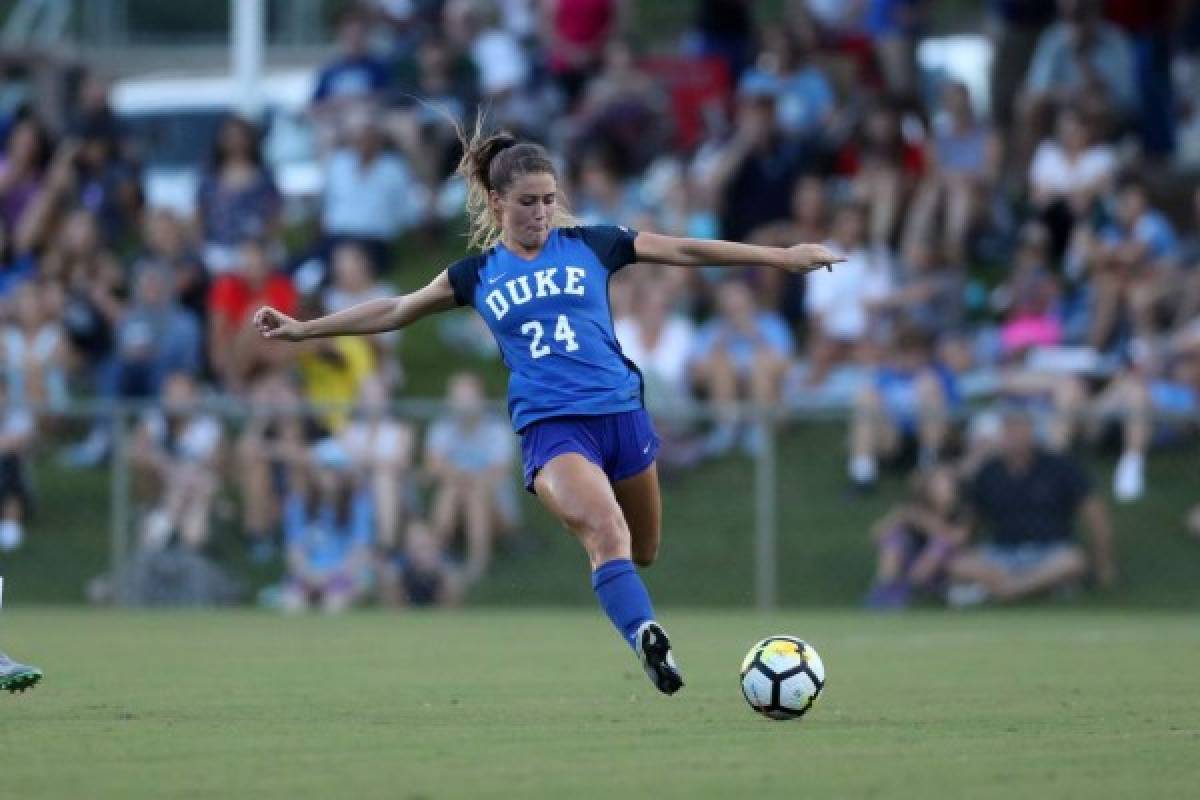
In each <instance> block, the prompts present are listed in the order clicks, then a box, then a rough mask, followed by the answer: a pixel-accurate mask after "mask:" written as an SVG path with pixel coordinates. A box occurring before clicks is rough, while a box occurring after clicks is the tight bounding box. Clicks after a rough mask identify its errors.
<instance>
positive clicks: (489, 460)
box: [425, 372, 517, 583]
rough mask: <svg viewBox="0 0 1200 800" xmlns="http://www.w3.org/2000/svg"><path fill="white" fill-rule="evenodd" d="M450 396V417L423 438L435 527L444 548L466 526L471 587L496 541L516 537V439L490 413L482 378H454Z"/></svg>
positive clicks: (441, 421)
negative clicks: (486, 404)
mask: <svg viewBox="0 0 1200 800" xmlns="http://www.w3.org/2000/svg"><path fill="white" fill-rule="evenodd" d="M446 395H447V403H448V406H449V412H450V413H449V415H447V416H445V417H442V418H441V419H439V420H437V421H435V422H434V423H433V425H431V426H430V428H429V433H428V436H427V437H426V440H425V469H426V471H427V472H428V473H429V475H430V476H431V477H432V478H433V481H434V487H435V492H434V501H433V514H432V519H431V524H432V526H433V532H434V535H435V536H436V537H437V539H438V541H439V542H441V543H442V546H446V545H447V544H448V543H449V541H450V539H451V538H452V537H453V536H454V534H455V532H456V531H457V530H458V529H459V527H460V526H461V527H462V528H463V530H464V533H465V536H466V562H465V569H464V573H465V577H466V579H467V581H468V582H472V583H473V582H475V581H477V580H479V579H480V578H481V577H482V576H483V574H484V572H485V571H486V570H487V567H488V564H489V563H490V562H491V557H492V548H493V546H494V544H495V540H496V538H497V537H499V536H502V535H505V534H510V533H513V532H514V531H513V528H514V527H515V525H516V522H517V519H516V516H517V512H516V498H515V495H514V492H513V484H512V478H511V475H510V471H511V470H512V465H513V457H514V454H515V447H514V439H513V434H512V431H511V430H510V428H509V425H508V423H507V422H505V421H504V420H502V419H499V418H497V417H495V416H493V415H492V414H490V413H488V412H487V410H486V408H485V405H484V403H485V401H486V398H485V396H484V391H483V383H482V382H481V381H480V379H479V377H478V376H476V375H473V374H471V373H464V372H460V373H458V374H456V375H453V376H451V378H450V380H449V382H448V385H447V392H446Z"/></svg>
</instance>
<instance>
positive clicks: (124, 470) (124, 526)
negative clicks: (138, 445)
mask: <svg viewBox="0 0 1200 800" xmlns="http://www.w3.org/2000/svg"><path fill="white" fill-rule="evenodd" d="M111 419H112V423H111V424H112V461H111V467H110V472H109V477H110V479H111V480H110V490H111V495H112V498H111V501H110V506H109V524H110V527H111V530H110V532H109V533H110V536H109V546H110V553H109V575H110V578H111V580H112V582H113V586H114V588H115V586H116V584H117V581H119V580H120V577H121V575H123V574H124V572H125V562H126V560H127V558H128V555H129V500H130V498H129V450H128V447H127V446H126V444H127V441H126V438H127V431H126V428H125V412H124V410H123V409H120V408H118V409H116V410H114V411H113V415H112V418H111ZM116 596H120V593H119V592H118V593H117V594H116Z"/></svg>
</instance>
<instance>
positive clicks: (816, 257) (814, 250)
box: [782, 244, 846, 275]
mask: <svg viewBox="0 0 1200 800" xmlns="http://www.w3.org/2000/svg"><path fill="white" fill-rule="evenodd" d="M845 260H846V259H845V257H843V256H839V255H838V254H837V253H835V252H833V251H832V250H830V249H829V248H828V247H825V246H824V245H819V244H797V245H792V246H791V247H789V248H787V249H786V250H784V261H783V264H782V266H783V268H784V269H786V270H787V271H788V272H791V273H793V274H796V275H803V274H804V273H806V272H812V271H813V270H817V269H821V268H822V267H826V268H830V267H832V266H833V265H834V264H840V263H841V262H843V261H845Z"/></svg>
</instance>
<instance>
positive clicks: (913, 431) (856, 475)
mask: <svg viewBox="0 0 1200 800" xmlns="http://www.w3.org/2000/svg"><path fill="white" fill-rule="evenodd" d="M893 341H894V344H893V346H892V349H891V351H890V352H889V353H888V354H887V356H886V358H885V360H884V362H883V363H882V364H880V365H879V366H878V367H877V368H876V370H875V375H874V377H873V379H872V380H871V382H870V383H869V384H868V385H867V386H864V387H863V389H862V391H861V392H860V393H859V395H858V397H857V398H856V400H855V404H854V416H853V418H852V419H851V423H850V464H849V473H850V481H851V483H852V484H853V485H854V486H855V487H856V488H859V489H868V488H871V487H872V486H874V484H875V482H876V480H877V479H878V476H879V462H880V460H881V459H886V460H888V461H889V462H891V463H896V464H901V465H903V464H905V463H906V462H911V461H913V460H916V461H917V462H918V463H919V464H921V465H922V466H927V467H928V466H932V465H934V464H935V463H937V460H938V458H939V457H940V456H941V454H942V451H943V449H944V448H945V446H946V440H947V436H948V435H949V432H950V422H951V413H952V412H953V411H954V409H955V408H956V407H957V406H958V405H959V403H960V397H959V393H958V386H957V383H956V381H955V378H954V374H953V373H952V372H950V370H948V369H947V368H946V367H944V366H943V365H941V364H939V363H938V362H937V361H936V360H935V358H934V354H933V345H932V340H931V338H930V337H929V336H928V334H925V333H923V332H921V331H918V330H916V329H901V330H900V331H899V332H897V333H896V335H895V337H894V340H893Z"/></svg>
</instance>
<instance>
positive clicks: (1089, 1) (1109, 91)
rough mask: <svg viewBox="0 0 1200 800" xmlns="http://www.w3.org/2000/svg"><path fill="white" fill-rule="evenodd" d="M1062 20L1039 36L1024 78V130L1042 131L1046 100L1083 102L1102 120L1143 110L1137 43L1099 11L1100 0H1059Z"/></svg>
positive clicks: (1088, 111)
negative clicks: (1135, 45) (1136, 53)
mask: <svg viewBox="0 0 1200 800" xmlns="http://www.w3.org/2000/svg"><path fill="white" fill-rule="evenodd" d="M1058 8H1059V21H1058V22H1056V23H1055V24H1053V25H1051V26H1050V27H1049V28H1047V29H1046V31H1045V32H1044V33H1043V34H1042V35H1041V38H1040V39H1039V40H1038V46H1037V50H1036V51H1035V52H1034V54H1033V61H1032V63H1030V65H1029V73H1028V75H1026V78H1025V95H1026V96H1025V100H1024V103H1025V105H1026V111H1027V112H1028V113H1029V114H1031V115H1032V116H1030V117H1029V118H1028V120H1027V124H1026V125H1025V126H1023V127H1025V130H1027V131H1028V132H1031V133H1033V134H1034V135H1035V136H1036V135H1038V134H1039V133H1040V132H1041V130H1042V129H1043V127H1044V125H1043V124H1042V123H1043V121H1044V118H1045V110H1046V107H1047V105H1050V106H1054V105H1058V106H1062V105H1066V104H1070V105H1076V106H1079V107H1080V108H1081V109H1083V110H1084V112H1085V113H1086V114H1087V115H1088V116H1090V117H1093V118H1095V119H1098V120H1108V121H1110V122H1123V121H1126V120H1129V119H1131V118H1132V117H1133V116H1134V115H1135V114H1136V113H1137V111H1138V96H1137V84H1136V81H1135V77H1136V75H1135V70H1134V67H1135V64H1134V59H1133V48H1132V47H1131V45H1130V42H1129V37H1127V36H1126V35H1125V34H1124V33H1123V32H1122V31H1121V29H1120V28H1117V27H1116V26H1114V25H1110V24H1109V23H1107V22H1105V21H1104V20H1103V19H1101V17H1100V3H1099V2H1098V0H1059V2H1058Z"/></svg>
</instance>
